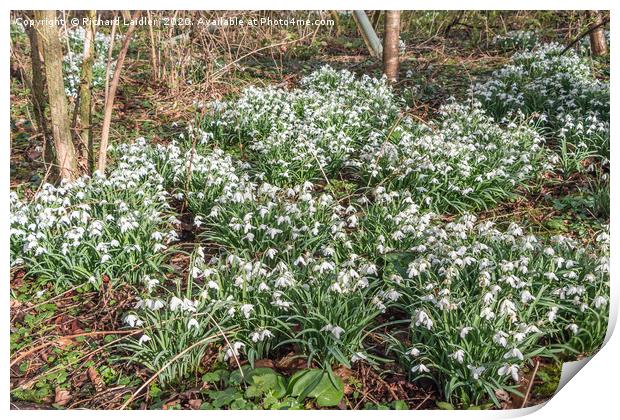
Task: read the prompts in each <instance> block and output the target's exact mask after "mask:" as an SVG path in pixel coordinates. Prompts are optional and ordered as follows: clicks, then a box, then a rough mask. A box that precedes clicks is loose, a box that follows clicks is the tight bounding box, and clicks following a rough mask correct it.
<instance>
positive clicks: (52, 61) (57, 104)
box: [35, 10, 78, 181]
mask: <svg viewBox="0 0 620 420" xmlns="http://www.w3.org/2000/svg"><path fill="white" fill-rule="evenodd" d="M35 16H36V18H37V20H41V21H43V20H45V21H46V22H50V23H48V24H42V25H39V26H38V27H36V30H37V31H38V35H40V36H41V38H42V41H43V59H44V61H45V78H46V80H47V92H48V96H49V105H50V114H51V117H52V137H53V139H54V148H55V150H56V159H57V162H58V169H59V173H60V177H61V178H62V179H63V180H67V181H71V180H73V179H75V178H76V177H77V175H78V171H77V160H76V158H75V148H74V146H73V141H72V139H71V129H70V126H69V112H68V106H67V97H66V95H65V86H64V80H63V73H62V58H63V55H62V46H61V45H60V37H59V35H58V27H57V26H56V12H55V11H54V10H38V11H36V12H35Z"/></svg>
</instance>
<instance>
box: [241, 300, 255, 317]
mask: <svg viewBox="0 0 620 420" xmlns="http://www.w3.org/2000/svg"><path fill="white" fill-rule="evenodd" d="M253 310H254V305H251V304H249V303H246V304H244V305H241V313H243V316H244V317H245V319H249V318H250V314H251V313H252V311H253Z"/></svg>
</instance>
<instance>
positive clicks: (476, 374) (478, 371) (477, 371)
mask: <svg viewBox="0 0 620 420" xmlns="http://www.w3.org/2000/svg"><path fill="white" fill-rule="evenodd" d="M467 368H468V369H469V371H470V372H471V377H472V378H474V379H475V380H478V379H480V376H481V375H482V374H483V373H484V371H485V370H486V368H484V367H482V366H478V367H476V366H472V365H467Z"/></svg>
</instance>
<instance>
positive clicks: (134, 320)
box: [123, 314, 143, 328]
mask: <svg viewBox="0 0 620 420" xmlns="http://www.w3.org/2000/svg"><path fill="white" fill-rule="evenodd" d="M123 321H124V322H125V324H127V325H129V326H130V327H131V328H134V327H140V326H142V324H143V322H142V321H141V320H140V319H138V317H137V316H135V315H133V314H129V315H127V316H126V317H125V318H124V319H123Z"/></svg>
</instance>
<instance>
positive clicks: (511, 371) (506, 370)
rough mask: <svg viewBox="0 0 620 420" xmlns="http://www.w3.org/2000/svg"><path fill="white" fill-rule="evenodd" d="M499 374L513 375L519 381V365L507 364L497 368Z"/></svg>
mask: <svg viewBox="0 0 620 420" xmlns="http://www.w3.org/2000/svg"><path fill="white" fill-rule="evenodd" d="M497 374H498V375H499V376H508V375H511V376H512V379H513V380H514V381H515V382H519V366H517V365H509V364H505V365H503V366H502V367H500V368H499V369H498V370H497Z"/></svg>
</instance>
